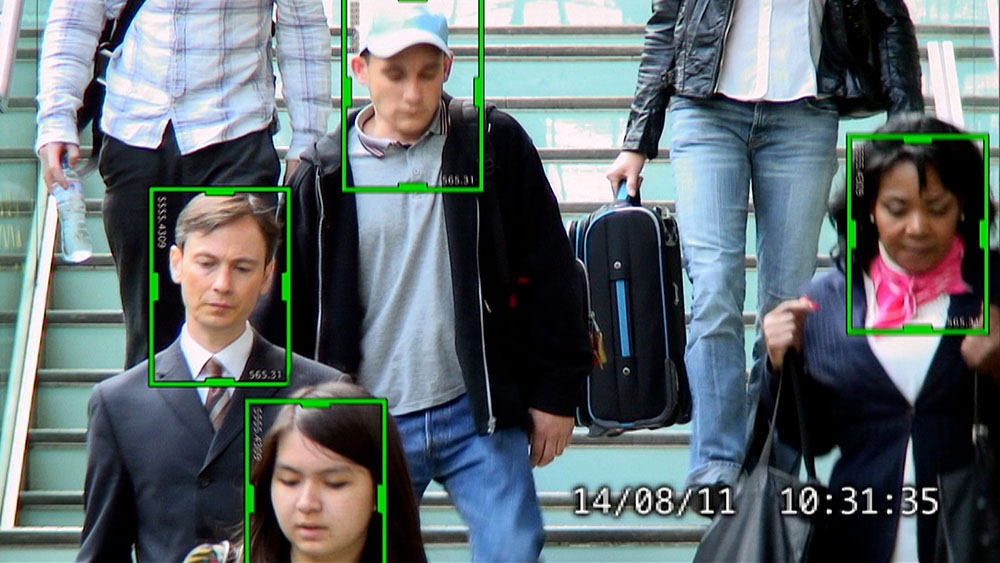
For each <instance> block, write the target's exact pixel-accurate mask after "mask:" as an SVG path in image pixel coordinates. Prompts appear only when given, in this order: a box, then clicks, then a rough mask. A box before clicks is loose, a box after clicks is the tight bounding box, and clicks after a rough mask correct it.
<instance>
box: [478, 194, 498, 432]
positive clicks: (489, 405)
mask: <svg viewBox="0 0 1000 563" xmlns="http://www.w3.org/2000/svg"><path fill="white" fill-rule="evenodd" d="M479 230H480V229H479V199H478V198H477V199H476V289H477V290H478V291H479V301H480V302H481V303H485V302H486V300H485V299H483V280H482V277H481V275H480V269H479ZM479 340H480V342H481V343H482V346H483V380H484V383H485V384H486V410H487V413H489V418H488V419H487V421H486V433H487V434H490V435H492V434H493V433H494V432H495V431H496V428H497V419H496V417H495V416H493V396H492V394H491V392H490V368H489V366H487V365H486V327H485V325H484V324H483V311H482V310H481V309H480V311H479Z"/></svg>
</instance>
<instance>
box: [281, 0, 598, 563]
mask: <svg viewBox="0 0 1000 563" xmlns="http://www.w3.org/2000/svg"><path fill="white" fill-rule="evenodd" d="M452 63H453V56H452V53H451V51H450V50H449V49H448V27H447V21H446V20H445V18H444V17H442V16H439V15H434V14H431V13H429V12H427V11H426V10H425V9H422V8H403V7H401V6H400V7H393V8H391V9H386V10H383V11H382V13H381V14H379V15H377V16H375V18H374V21H373V23H372V26H371V30H370V31H369V33H368V34H367V35H365V36H364V38H363V40H362V43H361V54H360V55H359V56H357V57H355V58H354V59H352V60H351V68H352V69H353V71H354V73H355V75H356V76H357V78H358V80H359V81H360V82H361V83H362V84H366V85H367V86H368V88H369V91H370V93H371V98H372V103H371V104H370V105H368V106H366V107H364V108H362V109H361V110H360V111H353V112H350V113H349V114H348V116H347V123H348V132H347V146H346V150H347V155H348V164H347V170H346V171H344V172H345V174H344V176H343V177H344V178H346V184H344V185H350V186H394V185H397V184H399V183H403V182H406V183H426V184H427V185H428V186H468V185H475V184H476V183H477V180H478V162H477V161H476V158H475V157H474V156H473V155H475V154H477V151H476V150H475V147H474V146H470V145H473V143H472V142H470V139H471V138H472V135H469V134H466V132H467V131H469V127H470V125H469V120H468V118H464V117H463V114H462V112H461V111H454V110H455V108H456V107H457V108H459V109H460V107H461V104H460V103H458V102H455V103H451V101H452V98H451V97H450V96H448V95H447V94H445V93H444V92H443V89H442V87H443V83H444V81H445V80H446V79H447V78H448V76H449V74H450V72H451V69H452ZM488 120H489V134H488V143H489V144H490V146H491V147H492V153H494V154H495V156H494V158H493V162H494V163H495V167H494V171H493V172H491V173H488V175H487V178H488V180H487V181H486V182H485V184H486V186H487V187H486V190H487V192H488V193H487V194H470V193H447V194H442V193H412V192H409V193H406V192H384V191H383V192H380V193H358V194H354V193H345V192H343V190H342V184H341V177H342V175H341V172H342V171H341V146H340V139H341V135H340V131H337V132H334V133H333V134H331V135H327V136H326V137H324V138H323V139H321V140H320V141H319V142H317V143H316V145H315V146H314V147H313V148H312V149H311V150H309V151H306V153H305V154H304V155H303V159H302V166H301V167H300V168H299V170H298V171H297V172H296V174H295V176H294V178H293V179H292V208H291V212H292V213H293V215H294V218H293V223H292V224H293V225H294V226H295V232H294V235H293V236H294V237H295V243H294V244H292V245H291V248H292V251H293V260H292V261H293V272H292V280H293V281H292V283H293V285H294V287H293V291H294V294H295V299H293V309H294V310H293V318H294V319H295V323H294V327H293V336H292V341H293V343H294V346H295V347H296V349H297V350H300V351H303V352H304V353H308V354H311V355H313V357H314V358H315V359H317V360H319V361H321V362H324V363H327V364H329V365H332V366H335V367H338V368H340V369H342V370H343V371H346V372H348V373H351V374H353V375H354V377H355V379H356V380H357V381H358V382H359V383H360V384H361V385H363V386H365V387H367V388H368V389H369V390H370V391H371V392H372V393H373V394H375V395H376V396H384V397H387V398H388V401H389V409H390V411H391V412H392V414H393V415H394V416H395V418H396V421H397V423H398V425H399V429H400V432H401V434H402V436H403V441H404V446H405V448H406V452H407V458H408V462H409V467H410V472H411V474H412V476H413V482H414V487H415V493H416V495H417V497H418V499H419V498H420V497H421V496H422V494H423V492H424V489H425V488H426V487H427V485H428V483H429V482H430V481H431V480H432V479H434V480H437V481H439V482H441V483H442V484H443V485H444V487H445V488H446V489H447V490H448V492H449V493H450V495H451V498H452V500H453V501H454V503H455V506H456V508H457V509H458V511H459V512H460V513H461V515H462V517H463V518H464V519H465V521H466V522H467V523H468V525H469V537H470V543H471V548H472V558H473V559H474V560H476V561H501V560H502V561H532V560H536V559H537V558H538V555H539V553H540V551H541V549H542V544H543V541H544V534H543V528H542V521H541V515H540V511H539V508H538V499H537V495H536V493H535V488H534V480H533V477H532V473H531V468H532V466H542V465H546V464H547V463H549V462H550V461H552V460H553V459H554V458H555V457H556V456H558V455H559V454H561V453H562V451H563V448H565V447H566V445H567V444H568V443H569V439H570V435H571V431H572V428H573V419H572V414H573V410H574V403H575V399H576V396H577V392H578V390H579V385H580V383H581V382H582V380H583V378H584V377H585V376H586V374H587V373H588V372H589V371H590V367H591V348H590V343H589V340H588V336H587V328H586V322H585V315H584V314H583V308H582V303H583V299H584V298H583V288H582V285H581V284H580V283H579V281H578V278H576V277H575V276H574V266H575V264H574V258H573V255H572V253H571V250H570V245H569V241H568V240H567V238H566V234H565V231H564V230H563V228H562V222H561V219H560V216H559V208H558V205H557V203H556V199H555V196H554V195H553V194H552V190H551V188H550V187H549V184H548V181H547V180H546V178H545V174H544V172H543V170H542V165H541V161H540V159H539V157H538V153H537V151H536V150H535V148H534V146H533V145H532V143H531V139H530V138H529V137H528V135H527V134H526V133H525V132H524V130H523V129H522V128H521V127H520V126H519V125H518V124H517V122H516V121H514V119H513V118H511V117H510V116H509V115H507V114H505V113H502V112H499V111H494V112H492V113H490V114H489V118H488ZM499 241H502V242H499ZM504 280H513V281H512V282H510V283H505V281H504ZM529 449H530V453H529ZM390 518H391V517H390Z"/></svg>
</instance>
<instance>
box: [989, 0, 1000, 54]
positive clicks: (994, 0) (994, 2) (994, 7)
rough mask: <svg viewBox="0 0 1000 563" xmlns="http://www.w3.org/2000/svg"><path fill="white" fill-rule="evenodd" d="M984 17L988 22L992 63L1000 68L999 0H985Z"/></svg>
mask: <svg viewBox="0 0 1000 563" xmlns="http://www.w3.org/2000/svg"><path fill="white" fill-rule="evenodd" d="M986 17H987V19H989V24H990V45H991V46H992V47H993V63H994V64H995V65H996V67H997V70H1000V21H997V20H998V19H1000V1H998V0H986Z"/></svg>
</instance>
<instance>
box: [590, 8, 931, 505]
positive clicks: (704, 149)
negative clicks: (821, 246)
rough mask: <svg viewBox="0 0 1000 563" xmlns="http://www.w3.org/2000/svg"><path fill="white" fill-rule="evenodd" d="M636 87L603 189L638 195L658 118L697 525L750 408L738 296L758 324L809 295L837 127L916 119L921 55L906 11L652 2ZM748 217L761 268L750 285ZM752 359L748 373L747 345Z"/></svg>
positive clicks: (737, 461)
mask: <svg viewBox="0 0 1000 563" xmlns="http://www.w3.org/2000/svg"><path fill="white" fill-rule="evenodd" d="M871 61H880V62H881V64H879V63H878V62H876V63H874V65H873V64H872V63H871ZM638 82H639V84H638V87H637V89H636V96H635V99H634V101H633V103H632V112H631V115H630V116H629V124H628V127H627V132H626V134H625V140H624V142H623V144H622V152H621V154H620V155H619V156H618V158H617V160H616V161H615V163H614V164H613V165H612V167H611V169H610V170H609V171H608V174H607V177H608V179H609V180H610V181H611V184H612V188H617V186H618V184H619V182H621V181H623V180H625V181H627V185H628V190H629V191H630V192H632V193H633V194H635V193H638V190H639V185H640V184H641V177H640V176H639V173H640V172H641V171H642V168H643V165H644V163H645V161H646V158H654V157H656V155H657V151H658V142H659V140H660V134H661V133H662V131H663V124H664V120H665V116H666V114H667V113H668V112H669V115H670V128H671V131H670V167H671V169H672V172H673V175H674V185H675V186H676V197H677V221H678V226H679V229H680V237H681V245H682V249H683V253H684V263H685V268H686V270H687V273H688V276H689V278H690V279H691V288H692V299H691V324H690V335H689V337H688V342H687V350H686V352H685V364H686V367H687V371H688V376H689V379H690V383H691V394H692V399H693V411H692V429H691V447H690V469H689V472H688V475H687V485H688V486H689V487H694V488H699V489H703V488H707V489H708V490H709V492H710V494H709V495H707V496H708V498H710V499H711V500H710V502H709V503H707V504H708V506H707V507H704V508H706V509H707V510H698V512H700V513H703V514H705V515H708V514H710V513H712V512H713V510H711V509H712V508H715V507H716V506H718V504H719V500H720V494H721V490H722V489H724V488H725V487H732V486H734V485H735V484H736V482H737V480H738V478H739V475H740V472H741V468H742V465H743V459H744V455H745V453H746V443H747V438H748V434H750V432H748V428H750V427H751V425H750V424H749V423H748V422H750V421H752V420H753V418H754V410H755V408H756V401H757V395H758V393H757V389H758V387H759V383H758V381H756V379H755V376H754V374H755V373H757V371H756V370H751V371H750V372H748V371H747V369H746V368H747V366H746V363H747V362H746V347H745V342H744V340H745V338H746V337H747V336H748V335H749V334H748V333H747V332H746V330H745V327H744V321H743V306H744V300H745V296H746V295H745V294H746V292H747V289H748V288H747V285H748V284H747V282H748V280H749V281H750V282H751V284H752V285H751V286H750V290H751V291H756V293H757V313H758V318H761V317H763V315H764V314H766V313H767V312H768V311H769V310H770V309H771V308H772V307H774V306H775V305H777V304H778V303H780V302H781V301H783V300H785V299H789V298H791V297H794V296H795V293H794V292H795V291H796V290H797V289H798V288H799V287H800V286H801V285H802V284H804V283H805V282H807V281H808V280H809V279H810V277H811V276H812V274H813V271H814V269H815V266H816V253H817V243H818V240H819V233H820V226H821V224H822V218H823V213H824V211H825V205H826V200H827V194H828V193H829V189H830V182H831V180H832V178H833V174H834V172H835V170H836V168H837V152H836V150H837V131H838V125H839V117H840V116H848V115H851V116H853V115H871V114H874V113H876V112H881V111H888V112H890V113H894V112H900V111H908V110H913V111H921V110H922V109H923V98H922V96H921V92H920V64H919V53H918V51H917V43H916V37H915V35H914V28H913V23H912V22H911V21H910V17H909V13H908V12H907V9H906V6H905V4H904V2H903V1H902V0H872V1H870V2H850V1H849V0H686V1H683V2H682V1H681V0H654V2H653V16H652V17H651V18H650V20H649V23H648V24H647V26H646V43H645V48H644V51H643V55H642V61H641V63H640V66H639V80H638ZM751 190H752V191H751ZM751 194H752V199H753V201H752V203H750V201H749V198H750V196H751ZM751 210H752V211H753V218H754V222H755V230H754V231H753V233H754V235H753V236H755V238H756V244H755V246H756V258H757V264H756V276H754V277H750V278H748V277H747V273H746V261H745V260H746V258H745V255H746V251H745V248H746V246H747V218H748V216H749V213H750V211H751ZM754 281H755V282H756V283H753V282H754ZM752 355H753V359H754V363H755V364H758V363H760V361H761V358H762V357H763V341H762V340H761V338H760V335H759V334H758V335H757V336H756V338H755V342H754V344H753V354H752ZM748 373H749V374H750V375H749V377H748V375H747V374H748ZM713 497H714V498H713ZM694 498H695V499H698V500H701V499H703V498H706V496H705V495H701V494H698V495H695V496H694ZM699 508H702V507H699Z"/></svg>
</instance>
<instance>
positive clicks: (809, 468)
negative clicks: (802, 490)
mask: <svg viewBox="0 0 1000 563" xmlns="http://www.w3.org/2000/svg"><path fill="white" fill-rule="evenodd" d="M802 363H803V362H802V357H801V356H800V355H799V352H798V350H796V349H794V348H789V350H788V351H787V352H785V363H784V364H783V365H782V367H781V369H782V372H784V373H783V375H782V378H789V379H791V380H792V395H793V396H794V397H795V411H796V413H797V414H798V418H799V445H800V448H801V451H802V463H804V464H805V466H806V474H807V475H809V478H810V479H816V460H815V459H814V458H813V454H812V448H811V447H810V446H809V429H808V428H807V427H806V411H805V405H804V404H803V401H802V387H801V385H802V382H801V380H800V379H801V374H802V373H803V371H804V368H803V365H802Z"/></svg>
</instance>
